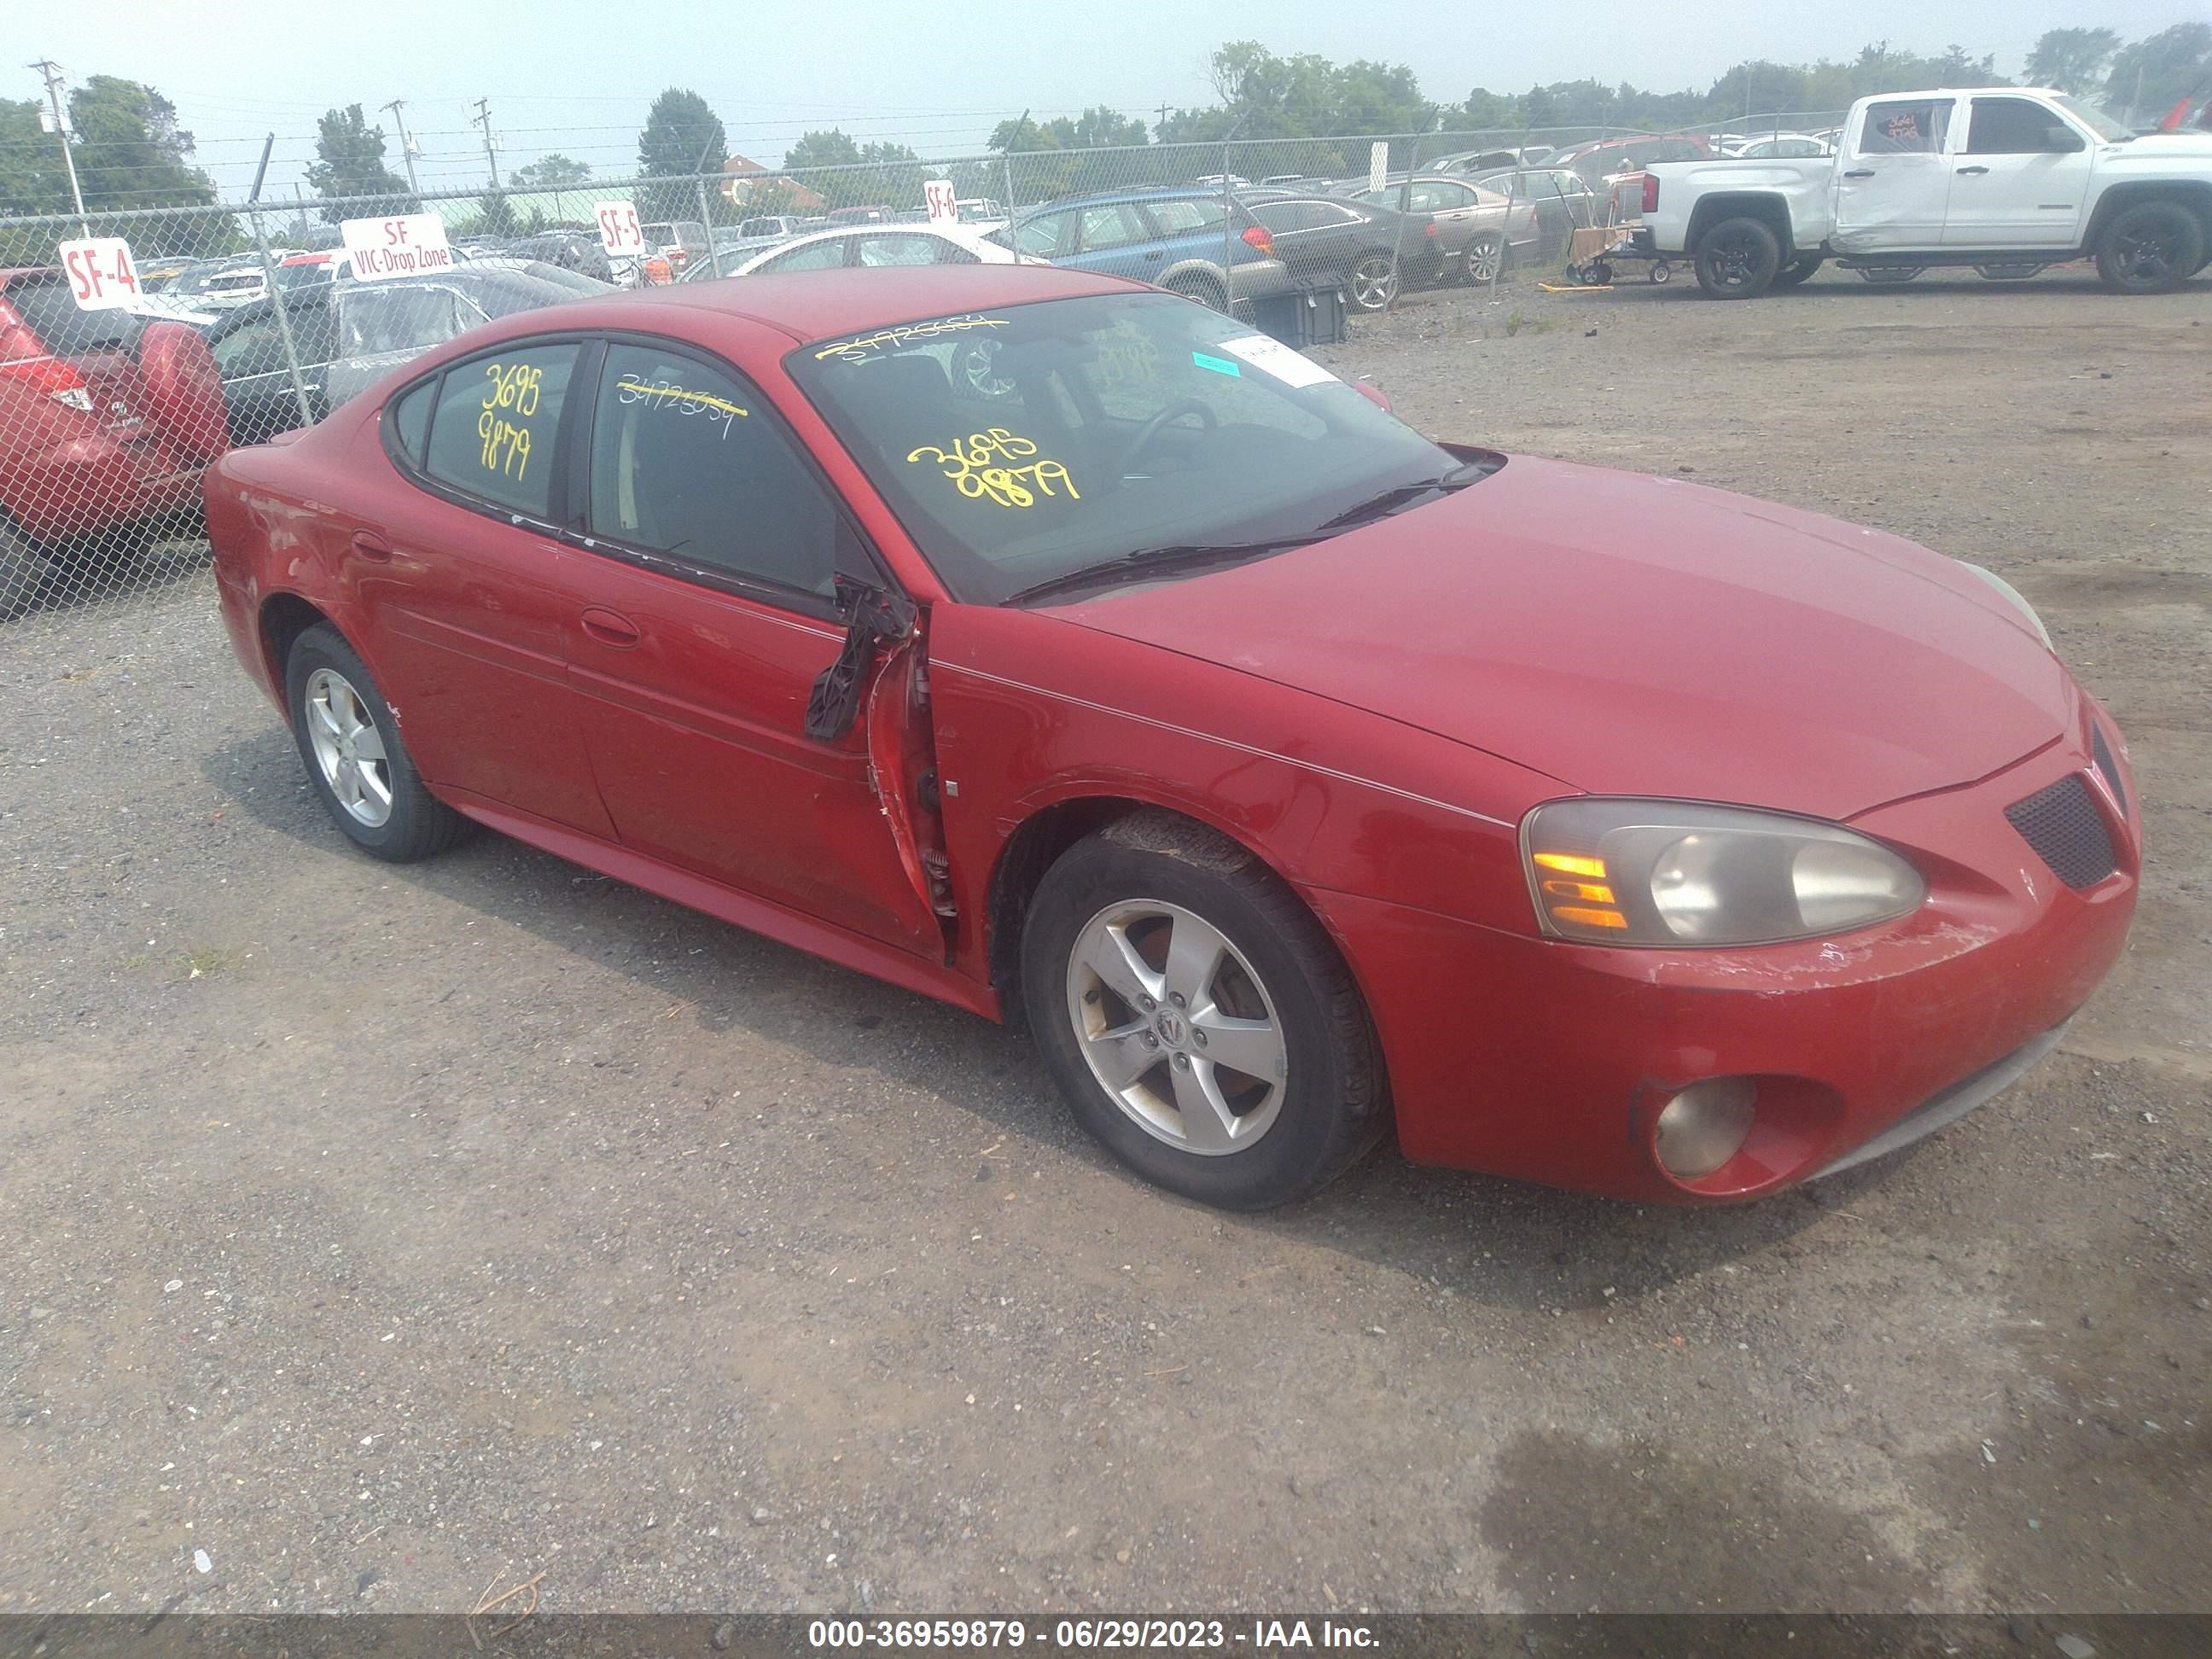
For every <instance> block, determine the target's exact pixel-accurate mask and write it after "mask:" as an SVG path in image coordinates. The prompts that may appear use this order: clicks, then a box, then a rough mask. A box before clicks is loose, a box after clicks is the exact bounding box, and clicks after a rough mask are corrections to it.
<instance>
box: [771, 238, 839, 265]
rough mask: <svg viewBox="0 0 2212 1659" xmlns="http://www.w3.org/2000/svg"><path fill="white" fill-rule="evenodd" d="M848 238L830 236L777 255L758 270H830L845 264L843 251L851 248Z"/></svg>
mask: <svg viewBox="0 0 2212 1659" xmlns="http://www.w3.org/2000/svg"><path fill="white" fill-rule="evenodd" d="M852 240H853V239H852V238H851V237H849V236H831V237H828V238H825V239H824V240H822V241H819V242H809V243H808V244H806V246H804V247H795V248H793V249H792V250H791V252H788V253H779V254H777V255H776V256H775V258H773V259H769V260H768V261H766V262H765V263H763V264H762V265H761V266H760V269H761V270H763V272H765V271H770V270H834V269H836V267H837V266H839V265H842V264H844V263H845V250H846V248H847V247H848V246H851V244H852Z"/></svg>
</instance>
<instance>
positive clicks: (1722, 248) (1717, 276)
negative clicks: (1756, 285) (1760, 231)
mask: <svg viewBox="0 0 2212 1659" xmlns="http://www.w3.org/2000/svg"><path fill="white" fill-rule="evenodd" d="M1711 253H1712V269H1713V276H1714V280H1715V281H1717V283H1719V284H1720V285H1721V286H1722V287H1723V288H1747V287H1748V286H1750V284H1751V281H1752V277H1753V274H1754V273H1755V272H1756V271H1757V270H1758V269H1759V244H1758V243H1757V242H1755V241H1754V240H1752V238H1751V237H1749V236H1747V235H1739V236H1727V237H1723V238H1721V239H1720V240H1718V241H1717V242H1716V243H1714V244H1713V245H1712V249H1711Z"/></svg>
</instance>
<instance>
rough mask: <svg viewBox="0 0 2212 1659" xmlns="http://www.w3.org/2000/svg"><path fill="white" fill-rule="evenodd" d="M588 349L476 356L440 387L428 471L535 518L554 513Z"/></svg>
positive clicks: (530, 348) (527, 347)
mask: <svg viewBox="0 0 2212 1659" xmlns="http://www.w3.org/2000/svg"><path fill="white" fill-rule="evenodd" d="M581 349H582V348H581V347H580V346H578V345H576V344H574V343H573V342H570V343H562V344H559V345H552V344H547V345H534V344H531V343H521V344H518V345H514V346H512V347H509V348H508V349H505V350H502V351H499V352H495V353H494V354H493V355H492V356H489V357H475V358H471V359H470V360H468V361H467V362H460V363H456V364H454V365H453V367H452V368H448V369H447V371H446V373H445V376H444V378H443V379H442V380H440V381H439V382H438V392H437V399H436V402H435V405H434V407H433V408H432V410H431V412H430V436H429V441H428V446H427V447H426V448H425V451H424V453H423V459H422V470H423V471H425V472H428V474H429V475H430V476H431V477H433V478H435V479H436V480H437V481H438V482H439V483H443V484H447V485H450V486H451V487H452V488H453V489H458V490H460V491H462V492H463V493H465V494H466V495H477V496H481V497H482V498H483V500H485V501H490V502H493V503H495V505H497V506H500V507H507V508H510V509H512V510H513V511H514V512H517V513H527V514H529V515H531V516H532V517H535V518H541V519H542V518H544V517H546V516H547V514H548V512H549V510H550V502H551V500H552V492H553V473H554V471H555V469H556V467H557V466H558V465H560V455H559V446H558V437H559V434H560V430H561V410H562V405H563V404H565V403H566V402H567V401H568V382H569V380H570V379H571V378H572V377H573V376H574V374H575V371H576V356H577V354H578V352H580V350H581Z"/></svg>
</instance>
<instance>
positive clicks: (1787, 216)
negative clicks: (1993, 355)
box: [1634, 87, 2212, 300]
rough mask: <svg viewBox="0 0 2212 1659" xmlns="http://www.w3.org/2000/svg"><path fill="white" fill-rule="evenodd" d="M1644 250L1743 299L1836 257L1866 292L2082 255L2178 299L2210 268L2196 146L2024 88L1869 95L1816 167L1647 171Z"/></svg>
mask: <svg viewBox="0 0 2212 1659" xmlns="http://www.w3.org/2000/svg"><path fill="white" fill-rule="evenodd" d="M1643 206H1644V228H1643V229H1641V230H1640V231H1638V232H1637V233H1636V236H1635V239H1634V240H1635V241H1636V244H1637V246H1638V247H1639V248H1640V249H1642V250H1643V251H1645V252H1651V253H1655V254H1658V255H1662V256H1665V257H1669V258H1684V257H1687V258H1689V259H1691V260H1692V262H1693V264H1695V267H1696V270H1697V273H1698V283H1699V286H1700V287H1701V288H1703V289H1705V292H1706V293H1708V294H1711V295H1715V296H1717V297H1718V298H1721V299H1727V300H1747V299H1750V298H1752V297H1753V296H1754V295H1760V294H1764V293H1765V292H1766V290H1767V289H1771V288H1777V287H1788V286H1790V285H1793V284H1795V283H1802V282H1803V281H1804V280H1805V279H1806V278H1807V277H1808V276H1811V275H1812V274H1813V273H1814V271H1815V270H1819V269H1820V265H1821V264H1822V262H1823V261H1824V260H1827V259H1834V260H1836V261H1837V262H1838V263H1839V264H1843V265H1845V266H1847V267H1850V268H1851V269H1854V270H1857V271H1858V273H1859V274H1860V275H1861V276H1863V277H1865V278H1866V279H1867V280H1868V281H1869V282H1910V281H1911V279H1912V278H1913V277H1915V276H1918V275H1919V274H1920V273H1921V272H1922V271H1923V270H1926V269H1928V268H1929V266H1931V265H1962V266H1971V267H1972V268H1973V269H1974V270H1978V271H1979V272H1980V273H1981V274H1982V275H1983V276H1986V277H1990V278H1991V279H1993V280H2002V279H2005V278H2014V277H2021V276H2033V275H2034V274H2035V273H2036V272H2037V271H2039V270H2042V269H2043V267H2044V266H2045V265H2047V264H2057V263H2059V262H2060V261H2062V260H2067V259H2079V258H2084V257H2093V258H2095V259H2096V261H2097V274H2098V276H2100V277H2101V278H2102V279H2103V281H2104V283H2105V286H2106V288H2108V289H2112V290H2113V291H2114V292H2115V293H2120V294H2163V293H2166V292H2169V291H2171V290H2172V289H2177V288H2179V287H2180V286H2181V285H2182V284H2183V283H2185V282H2187V281H2188V280H2189V279H2190V278H2191V276H2195V275H2196V274H2197V271H2199V270H2202V269H2203V267H2204V265H2205V264H2206V262H2207V260H2208V258H2212V133H2203V132H2185V133H2145V134H2142V135H2141V136H2135V135H2131V134H2130V132H2129V131H2128V130H2127V129H2126V128H2125V127H2123V126H2122V125H2120V124H2119V123H2118V122H2117V121H2115V120H2113V119H2112V118H2111V117H2110V116H2109V115H2106V113H2105V112H2103V111H2102V110H2100V109H2098V108H2096V107H2095V106H2093V105H2088V104H2084V103H2082V102H2081V101H2079V100H2075V99H2073V98H2069V97H2067V96H2066V95H2065V94H2063V93H2057V92H2050V91H2045V90H2039V89H2033V88H2022V87H1987V88H1972V89H1968V90H1965V91H1936V92H1899V93H1885V94H1882V95H1881V96H1880V97H1875V98H1862V99H1860V100H1859V101H1858V102H1857V103H1856V104H1854V105H1852V106H1851V112H1850V116H1849V117H1848V118H1846V119H1845V120H1844V128H1843V133H1842V137H1841V141H1840V142H1839V143H1838V145H1837V151H1836V154H1835V155H1832V156H1826V157H1820V158H1816V159H1811V160H1805V161H1785V160H1757V161H1721V160H1714V161H1655V162H1653V163H1651V164H1650V167H1648V168H1647V169H1646V170H1645V173H1644V204H1643Z"/></svg>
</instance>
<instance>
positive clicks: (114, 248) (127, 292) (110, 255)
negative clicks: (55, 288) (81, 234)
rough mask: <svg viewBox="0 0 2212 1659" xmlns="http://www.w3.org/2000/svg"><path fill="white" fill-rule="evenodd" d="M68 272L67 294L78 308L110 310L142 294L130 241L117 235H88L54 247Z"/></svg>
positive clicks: (63, 267) (83, 309)
mask: <svg viewBox="0 0 2212 1659" xmlns="http://www.w3.org/2000/svg"><path fill="white" fill-rule="evenodd" d="M58 251H59V252H60V254H61V256H62V269H63V270H65V271H67V272H68V273H69V280H70V298H72V299H74V300H75V301H76V303H77V307H78V308H79V309H80V310H82V311H113V310H115V309H116V308H117V307H121V306H127V305H130V304H131V303H132V302H133V301H137V300H138V299H141V298H143V294H142V293H141V291H140V289H139V287H138V267H137V266H136V265H134V264H131V244H130V243H128V242H126V241H125V240H123V239H122V238H121V237H120V236H88V237H85V238H84V239H82V240H79V241H75V242H64V243H63V244H62V245H61V246H60V249H59V250H58Z"/></svg>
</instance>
